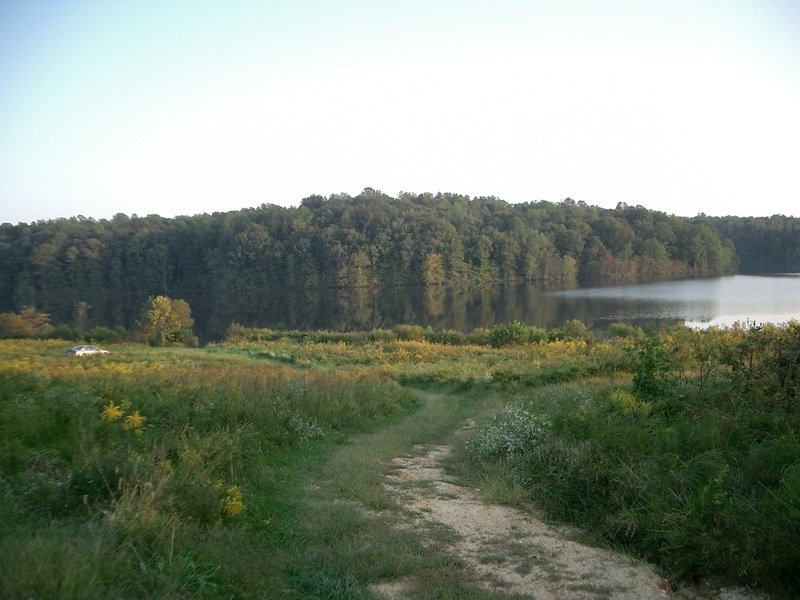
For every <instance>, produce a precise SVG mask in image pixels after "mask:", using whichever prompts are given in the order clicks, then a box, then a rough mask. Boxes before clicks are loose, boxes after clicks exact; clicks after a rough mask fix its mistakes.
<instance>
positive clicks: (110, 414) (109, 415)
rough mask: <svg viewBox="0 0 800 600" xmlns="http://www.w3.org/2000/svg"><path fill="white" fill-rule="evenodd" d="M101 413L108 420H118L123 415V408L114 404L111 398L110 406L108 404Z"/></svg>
mask: <svg viewBox="0 0 800 600" xmlns="http://www.w3.org/2000/svg"><path fill="white" fill-rule="evenodd" d="M101 414H102V416H103V418H104V419H106V420H108V421H116V420H117V419H119V418H120V417H121V416H122V410H121V409H120V407H119V406H117V405H116V404H114V401H113V400H109V402H108V406H106V407H105V408H104V409H103V412H102V413H101Z"/></svg>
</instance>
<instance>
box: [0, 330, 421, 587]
mask: <svg viewBox="0 0 800 600" xmlns="http://www.w3.org/2000/svg"><path fill="white" fill-rule="evenodd" d="M62 350H63V344H62V343H60V342H58V341H38V340H15V341H0V357H2V360H0V499H2V503H0V515H2V516H3V517H4V518H3V519H2V524H0V551H1V552H2V554H3V556H5V557H6V558H5V559H4V560H3V561H0V596H3V597H4V598H17V597H19V598H22V597H62V596H64V595H67V596H70V597H98V598H99V597H186V596H197V597H207V596H217V595H220V596H225V597H231V596H232V597H243V596H251V595H254V596H262V597H263V596H264V595H266V596H267V597H272V596H275V597H277V596H282V595H283V593H284V590H286V589H289V588H290V587H291V584H290V583H289V582H290V580H291V576H290V573H289V572H288V571H289V570H290V569H289V567H287V566H286V565H285V564H282V563H281V560H291V561H295V560H296V561H297V562H296V563H294V562H293V563H292V564H302V561H303V560H304V559H306V558H307V556H302V553H300V555H298V556H296V558H295V552H297V543H298V538H297V537H296V536H297V535H298V533H299V532H297V531H296V530H295V529H292V528H293V527H296V526H297V525H296V517H295V516H290V514H289V513H290V511H291V510H293V509H292V508H291V507H292V506H293V505H295V504H297V503H298V502H300V501H301V500H302V498H303V497H304V495H305V494H304V493H302V492H303V491H305V490H304V488H303V486H304V485H305V484H304V483H301V482H297V483H295V485H298V486H300V487H299V489H298V488H296V487H291V488H290V489H288V490H286V491H285V492H284V493H285V494H286V495H284V496H281V495H276V494H277V493H278V490H280V489H281V486H284V485H286V482H287V481H288V480H291V479H292V477H295V476H296V473H297V469H298V468H299V467H298V465H299V464H302V463H303V461H309V458H304V457H314V458H313V460H312V461H311V462H314V461H317V462H318V461H319V457H318V455H317V454H315V452H316V451H314V448H315V447H319V448H320V449H321V448H324V447H325V445H326V444H331V443H333V442H335V441H337V440H341V439H342V436H345V435H348V434H352V433H354V432H357V431H362V430H366V429H368V428H370V427H374V425H375V423H377V422H381V421H385V420H387V419H390V418H397V417H398V416H400V415H403V414H405V413H407V412H409V410H411V409H412V408H413V407H414V406H415V405H416V401H415V400H414V398H412V397H411V396H410V395H409V394H408V393H407V392H406V391H404V390H402V389H401V388H400V387H399V386H398V385H397V384H396V383H394V382H392V381H389V380H387V379H385V378H382V377H380V376H373V375H371V374H369V373H367V372H361V373H356V374H349V373H340V374H332V373H317V372H310V371H302V370H289V369H288V368H286V367H280V366H275V367H267V368H265V365H264V364H263V362H261V361H254V360H252V359H249V358H247V357H243V356H237V355H236V354H231V353H225V352H223V353H208V352H203V351H200V350H192V349H174V348H172V349H170V348H143V347H140V346H118V347H115V348H114V349H113V352H112V354H110V355H109V356H107V357H104V359H103V360H94V359H91V358H89V359H88V360H70V359H68V358H65V357H64V356H63V354H62ZM283 461H286V463H285V464H282V463H283ZM298 510H299V507H298ZM282 519H285V521H282ZM287 535H288V536H290V537H289V538H288V539H287V537H286V536H287ZM284 543H285V544H286V547H285V548H283V549H281V550H276V549H277V548H281V547H282V546H281V545H282V544H284ZM279 556H282V557H283V558H278V557H279ZM292 568H293V567H292ZM265 590H268V591H266V592H265ZM297 597H302V595H298V596H297Z"/></svg>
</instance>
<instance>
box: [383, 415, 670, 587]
mask: <svg viewBox="0 0 800 600" xmlns="http://www.w3.org/2000/svg"><path fill="white" fill-rule="evenodd" d="M469 427H471V423H469V424H467V426H466V428H469ZM462 431H463V430H462ZM414 451H415V453H416V454H415V455H413V456H404V457H399V458H395V459H393V460H392V466H393V470H392V472H391V473H390V474H389V475H388V476H387V478H386V481H385V484H384V485H385V486H386V488H387V490H388V491H389V492H390V493H391V494H392V495H393V496H394V497H395V498H397V499H398V501H399V504H400V505H401V506H402V507H403V510H404V511H405V512H406V513H407V514H408V520H407V521H406V522H405V524H404V527H408V528H413V529H414V530H415V531H419V532H424V531H426V529H429V528H430V527H431V526H438V527H439V528H441V526H442V525H443V526H445V527H446V528H447V529H448V530H450V531H452V532H453V533H454V534H455V535H453V536H451V538H452V541H451V542H450V546H449V547H448V548H447V549H446V550H447V551H448V552H451V553H452V554H453V555H455V556H457V557H458V558H460V559H461V560H462V561H463V562H464V563H465V564H466V565H467V566H468V568H469V569H470V570H471V571H472V572H473V574H474V575H475V577H476V579H477V580H478V581H480V582H481V584H482V585H483V586H485V587H486V589H488V590H491V591H495V592H497V593H498V594H518V595H523V596H530V597H534V598H537V599H539V598H542V599H562V598H570V599H573V598H578V599H581V598H583V599H594V598H604V599H608V598H613V599H620V600H623V599H629V598H630V599H631V600H633V599H637V600H642V599H667V598H673V597H675V596H674V595H673V594H672V593H671V592H670V585H669V582H668V581H666V580H665V579H663V578H662V577H660V576H659V575H658V574H657V573H656V572H655V571H654V570H653V569H652V568H651V567H650V566H649V565H647V564H645V563H642V562H639V561H636V560H634V559H632V558H630V557H627V556H624V555H622V554H618V553H615V552H613V551H611V550H607V549H602V548H593V547H590V546H587V545H585V544H582V543H580V542H578V541H576V540H575V532H574V531H572V530H570V529H568V528H562V527H553V526H550V525H547V524H545V523H543V522H542V521H540V520H538V519H536V518H535V516H533V515H531V514H530V513H527V512H523V511H520V510H517V509H514V508H511V507H507V506H498V505H491V504H486V503H484V502H483V501H482V500H481V498H480V495H479V492H478V490H476V489H471V488H468V487H463V486H461V485H458V484H456V483H455V482H454V480H453V479H452V478H451V477H449V476H448V475H447V474H446V473H445V472H444V468H443V463H444V461H445V460H446V459H447V458H448V457H449V455H450V453H451V451H452V449H451V447H450V446H426V447H422V446H419V447H416V448H414ZM407 588H408V586H407V585H406V584H404V583H403V582H392V583H384V584H379V585H376V586H374V588H373V591H374V592H376V593H377V594H379V595H380V596H382V597H384V598H387V599H391V600H400V599H405V598H408V596H407V595H406V593H407Z"/></svg>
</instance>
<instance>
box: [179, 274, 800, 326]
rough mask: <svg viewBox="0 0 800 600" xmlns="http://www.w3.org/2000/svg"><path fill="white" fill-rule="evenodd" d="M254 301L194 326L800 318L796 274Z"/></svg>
mask: <svg viewBox="0 0 800 600" xmlns="http://www.w3.org/2000/svg"><path fill="white" fill-rule="evenodd" d="M273 298H277V299H276V300H267V299H266V298H265V301H264V302H262V303H258V305H254V306H253V307H252V308H253V310H252V312H251V313H249V314H246V315H242V314H227V313H225V312H224V311H214V312H212V314H213V315H214V317H215V320H214V321H210V320H206V319H203V318H202V317H201V316H200V315H198V318H197V320H196V327H195V331H196V332H197V333H198V334H199V335H200V337H201V339H203V340H204V341H208V340H215V339H221V338H223V337H224V336H225V331H226V328H227V326H228V325H229V324H230V323H233V322H237V323H240V324H242V325H245V326H249V327H268V328H272V329H299V330H318V329H326V330H331V331H368V330H370V329H374V328H384V329H390V328H392V327H393V326H395V325H398V324H412V325H422V326H428V325H430V326H431V327H433V328H434V329H437V330H441V329H455V330H457V331H463V332H469V331H472V330H474V329H476V328H479V327H487V328H490V327H492V326H493V325H496V324H501V323H510V322H511V321H515V320H516V321H521V322H523V323H527V324H529V325H534V326H537V327H543V328H546V329H553V328H556V327H559V326H560V325H562V324H563V323H564V321H567V320H569V319H579V320H580V321H582V322H583V323H585V324H586V326H587V327H588V328H590V329H594V330H603V329H607V328H608V326H609V325H611V324H612V323H616V322H622V323H628V324H631V325H640V326H642V325H658V324H670V325H672V324H675V325H678V324H685V325H688V326H690V327H708V326H712V325H723V326H724V325H732V324H733V323H734V322H736V321H740V322H742V323H747V322H750V323H765V322H773V323H785V322H787V321H789V320H791V319H800V274H786V275H762V276H753V275H735V276H732V277H717V278H713V279H686V280H676V281H660V282H656V283H639V284H631V285H613V286H612V285H606V286H602V287H575V288H574V289H555V288H553V287H541V286H514V287H492V288H481V289H467V290H447V289H444V288H415V289H394V290H388V291H386V290H385V291H373V290H364V289H359V290H349V291H343V290H326V291H322V292H320V291H314V290H294V291H286V292H281V293H280V294H279V295H277V296H273Z"/></svg>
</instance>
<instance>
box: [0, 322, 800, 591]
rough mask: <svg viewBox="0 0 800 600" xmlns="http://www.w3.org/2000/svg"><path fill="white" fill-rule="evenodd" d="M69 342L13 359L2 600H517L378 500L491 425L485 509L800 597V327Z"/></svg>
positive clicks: (467, 453)
mask: <svg viewBox="0 0 800 600" xmlns="http://www.w3.org/2000/svg"><path fill="white" fill-rule="evenodd" d="M66 346H68V344H64V343H63V342H58V341H53V340H33V339H29V340H0V496H1V497H0V555H2V556H3V557H4V558H3V560H2V561H0V596H2V597H4V598H31V597H36V598H70V597H74V598H77V597H80V598H108V597H127V598H139V597H141V598H145V597H159V598H249V597H254V598H274V597H281V598H373V597H374V595H373V592H372V591H371V588H370V585H371V584H373V583H376V582H382V581H393V580H398V579H402V578H404V577H408V576H409V575H412V574H413V575H414V578H415V581H416V582H417V583H416V584H415V585H417V586H418V587H417V590H416V591H417V593H418V594H419V596H418V597H426V598H488V597H496V596H494V595H490V594H488V593H487V592H486V591H484V590H483V589H482V588H480V587H479V586H478V585H476V583H475V582H474V581H471V580H470V578H469V575H468V573H466V571H465V570H464V569H463V566H462V565H459V564H458V562H457V561H454V560H453V558H452V557H451V556H448V555H447V553H445V552H444V551H443V550H442V549H441V548H438V547H437V546H435V545H434V546H433V547H431V546H430V544H427V543H423V541H422V540H420V539H418V538H417V537H416V536H415V535H414V532H413V531H409V530H402V529H398V528H397V527H396V525H397V522H398V519H400V518H401V515H400V511H399V510H397V509H398V506H397V504H396V501H395V499H394V498H392V497H391V496H389V495H387V492H386V491H385V489H384V487H383V486H382V485H381V481H382V478H383V476H384V474H385V473H386V470H387V468H388V466H387V465H388V462H389V459H390V458H392V457H393V456H397V455H399V454H401V453H403V452H407V451H408V450H409V449H410V448H412V447H413V446H414V445H417V444H425V443H440V442H441V441H442V440H446V439H450V436H451V434H452V433H453V431H454V430H456V429H457V428H458V427H459V424H460V423H463V422H464V420H466V419H468V418H474V419H476V420H477V422H478V426H477V427H476V428H475V429H474V431H473V433H472V434H471V435H470V436H467V437H466V439H464V440H462V441H458V442H454V443H456V444H457V445H458V447H457V448H456V452H455V458H454V460H453V463H452V464H451V466H450V467H451V470H452V472H453V473H454V474H456V475H457V476H458V477H460V478H462V479H463V480H465V481H471V482H474V483H475V484H476V485H480V486H481V487H482V488H483V490H484V493H485V494H486V497H487V499H491V500H492V501H494V502H506V503H513V504H514V505H516V506H522V507H525V506H529V507H535V508H537V509H541V510H545V511H546V512H547V514H548V515H549V517H550V518H552V519H553V520H557V521H565V522H570V523H574V524H577V525H579V526H580V527H581V528H583V529H584V530H585V531H586V532H587V535H588V536H590V537H591V538H592V539H593V540H594V541H595V542H596V543H598V544H604V545H609V546H611V547H614V548H618V549H620V550H623V551H625V552H629V553H631V554H635V555H637V556H640V557H643V558H646V559H647V560H649V561H650V562H652V563H654V564H655V565H657V566H658V567H659V568H660V569H661V570H662V572H663V573H665V574H666V575H667V576H669V577H670V578H671V579H672V580H673V581H675V582H680V581H693V580H702V579H711V580H716V581H721V582H726V583H731V584H737V585H747V586H752V587H754V588H756V589H761V590H767V591H769V592H770V593H772V594H774V595H775V596H776V597H782V596H785V597H792V596H795V595H797V594H798V593H800V578H799V576H798V572H797V568H796V566H797V565H798V564H800V544H798V543H797V540H798V539H800V439H798V432H800V407H799V406H798V400H797V397H798V389H800V325H798V324H797V323H795V322H793V323H789V324H786V325H784V326H780V327H774V326H764V327H752V328H743V327H733V328H729V329H711V330H709V331H695V330H690V329H686V328H673V329H662V330H658V331H650V332H644V331H642V330H640V329H636V328H632V327H627V326H617V327H614V328H612V330H611V331H610V333H609V335H608V336H607V337H606V338H604V339H596V338H595V337H594V336H593V335H591V334H590V333H589V332H587V331H586V330H585V328H583V327H581V326H580V324H578V323H566V324H565V325H564V326H563V327H562V328H560V329H559V330H554V331H547V332H546V331H542V330H539V329H536V328H532V327H528V326H526V325H523V324H521V323H511V324H508V325H501V326H496V327H494V328H492V329H490V330H480V331H475V332H472V333H471V334H462V333H459V332H452V331H433V330H430V329H425V328H421V327H415V326H398V327H396V328H394V329H392V330H376V331H370V332H361V333H348V334H344V333H335V332H299V331H269V330H250V329H246V328H242V327H238V326H233V327H231V329H230V331H229V335H228V339H227V340H226V341H225V342H224V343H220V344H215V345H210V346H207V347H204V348H150V347H146V346H142V345H134V344H119V345H111V346H109V349H110V350H111V354H110V355H108V356H103V357H82V358H75V357H66V356H64V355H63V352H64V350H65V349H66ZM443 535H444V533H443Z"/></svg>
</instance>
